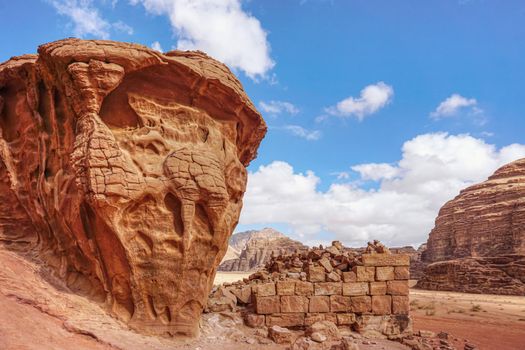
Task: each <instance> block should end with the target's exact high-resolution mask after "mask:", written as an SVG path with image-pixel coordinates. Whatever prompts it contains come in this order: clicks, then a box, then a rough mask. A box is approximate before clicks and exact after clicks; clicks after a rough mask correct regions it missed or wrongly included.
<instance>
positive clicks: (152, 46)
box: [151, 41, 164, 52]
mask: <svg viewBox="0 0 525 350" xmlns="http://www.w3.org/2000/svg"><path fill="white" fill-rule="evenodd" d="M151 48H152V49H153V50H157V51H159V52H164V50H163V49H162V46H161V45H160V43H159V42H158V41H154V42H153V43H152V44H151Z"/></svg>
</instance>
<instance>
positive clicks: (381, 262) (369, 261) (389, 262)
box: [362, 253, 410, 266]
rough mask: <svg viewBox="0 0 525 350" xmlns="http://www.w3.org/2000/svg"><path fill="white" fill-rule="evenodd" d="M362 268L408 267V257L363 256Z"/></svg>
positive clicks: (393, 255) (405, 255) (392, 255)
mask: <svg viewBox="0 0 525 350" xmlns="http://www.w3.org/2000/svg"><path fill="white" fill-rule="evenodd" d="M362 259H363V265H364V266H409V265H410V256H409V255H408V254H385V253H380V254H377V253H376V254H363V255H362Z"/></svg>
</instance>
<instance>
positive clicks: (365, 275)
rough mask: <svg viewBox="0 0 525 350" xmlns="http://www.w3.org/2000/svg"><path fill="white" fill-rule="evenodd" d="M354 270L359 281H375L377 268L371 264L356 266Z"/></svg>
mask: <svg viewBox="0 0 525 350" xmlns="http://www.w3.org/2000/svg"><path fill="white" fill-rule="evenodd" d="M352 271H354V272H355V273H356V276H357V282H373V281H375V277H376V276H375V274H376V269H375V267H369V266H354V267H353V269H352Z"/></svg>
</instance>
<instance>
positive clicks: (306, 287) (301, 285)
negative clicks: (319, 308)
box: [295, 281, 314, 296]
mask: <svg viewBox="0 0 525 350" xmlns="http://www.w3.org/2000/svg"><path fill="white" fill-rule="evenodd" d="M295 294H296V295H306V296H308V295H313V294H314V284H313V283H312V282H303V281H297V282H295Z"/></svg>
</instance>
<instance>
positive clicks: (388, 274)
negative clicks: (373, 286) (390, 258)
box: [376, 266, 394, 281]
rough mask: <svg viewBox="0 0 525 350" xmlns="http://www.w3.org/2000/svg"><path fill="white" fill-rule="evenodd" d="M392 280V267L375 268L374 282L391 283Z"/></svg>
mask: <svg viewBox="0 0 525 350" xmlns="http://www.w3.org/2000/svg"><path fill="white" fill-rule="evenodd" d="M393 279H394V267H393V266H378V267H376V281H391V280H393Z"/></svg>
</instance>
